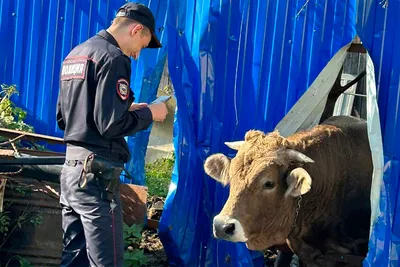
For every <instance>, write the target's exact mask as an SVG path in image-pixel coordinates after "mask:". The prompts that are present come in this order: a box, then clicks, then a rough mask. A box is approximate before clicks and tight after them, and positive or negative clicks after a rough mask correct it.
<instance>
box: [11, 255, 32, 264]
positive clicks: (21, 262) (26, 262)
mask: <svg viewBox="0 0 400 267" xmlns="http://www.w3.org/2000/svg"><path fill="white" fill-rule="evenodd" d="M14 258H15V259H17V260H18V262H19V266H20V267H31V266H32V265H31V263H30V262H29V261H28V260H27V259H25V258H22V257H21V256H19V255H15V256H12V257H11V258H10V259H9V260H8V262H7V264H6V267H7V266H8V264H10V262H11V260H12V259H14Z"/></svg>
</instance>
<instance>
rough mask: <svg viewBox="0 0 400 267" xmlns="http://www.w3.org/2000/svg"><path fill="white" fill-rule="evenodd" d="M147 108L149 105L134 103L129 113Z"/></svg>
mask: <svg viewBox="0 0 400 267" xmlns="http://www.w3.org/2000/svg"><path fill="white" fill-rule="evenodd" d="M147 106H148V104H147V103H132V105H131V106H130V107H129V111H134V110H138V109H141V108H145V107H147Z"/></svg>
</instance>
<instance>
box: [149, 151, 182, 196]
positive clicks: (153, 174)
mask: <svg viewBox="0 0 400 267" xmlns="http://www.w3.org/2000/svg"><path fill="white" fill-rule="evenodd" d="M174 159H175V157H174V156H172V157H168V158H159V159H157V160H156V161H154V162H152V163H148V164H146V165H145V172H146V181H147V183H146V184H147V187H148V189H149V195H150V196H159V197H166V196H167V194H168V187H169V184H170V182H171V176H172V170H173V168H174Z"/></svg>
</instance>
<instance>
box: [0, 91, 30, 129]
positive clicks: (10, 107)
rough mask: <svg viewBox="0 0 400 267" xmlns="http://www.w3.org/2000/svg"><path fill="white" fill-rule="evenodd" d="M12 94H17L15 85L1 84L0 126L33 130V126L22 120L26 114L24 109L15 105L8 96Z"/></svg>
mask: <svg viewBox="0 0 400 267" xmlns="http://www.w3.org/2000/svg"><path fill="white" fill-rule="evenodd" d="M14 94H16V95H18V94H19V92H18V90H17V87H16V86H15V85H10V86H8V85H5V84H2V85H1V91H0V99H1V100H0V127H2V128H7V129H12V130H18V131H25V132H33V127H32V126H30V125H28V124H26V123H25V122H24V119H25V118H26V114H27V113H26V111H24V110H23V109H21V108H18V107H16V106H15V104H14V103H13V102H12V101H11V99H10V98H11V96H13V95H14Z"/></svg>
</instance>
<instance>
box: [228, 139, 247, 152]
mask: <svg viewBox="0 0 400 267" xmlns="http://www.w3.org/2000/svg"><path fill="white" fill-rule="evenodd" d="M243 144H244V141H235V142H225V145H227V146H228V147H230V148H232V149H234V150H239V149H240V148H241V147H242V145H243Z"/></svg>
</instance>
